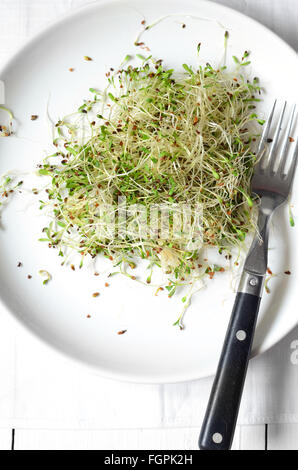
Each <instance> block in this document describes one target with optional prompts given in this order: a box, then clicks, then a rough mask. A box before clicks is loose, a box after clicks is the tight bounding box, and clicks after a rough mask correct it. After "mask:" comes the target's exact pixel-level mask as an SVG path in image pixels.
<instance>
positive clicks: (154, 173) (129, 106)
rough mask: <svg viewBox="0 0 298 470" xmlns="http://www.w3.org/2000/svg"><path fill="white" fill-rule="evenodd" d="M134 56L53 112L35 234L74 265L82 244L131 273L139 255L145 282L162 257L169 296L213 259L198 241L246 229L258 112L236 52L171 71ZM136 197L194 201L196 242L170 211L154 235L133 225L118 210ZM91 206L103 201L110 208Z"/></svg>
mask: <svg viewBox="0 0 298 470" xmlns="http://www.w3.org/2000/svg"><path fill="white" fill-rule="evenodd" d="M199 49H200V45H199V46H198V50H199ZM128 59H129V58H127V60H128ZM139 59H140V60H141V62H140V63H141V65H140V66H137V67H133V66H130V65H128V64H127V62H124V63H123V64H122V66H121V68H120V70H117V71H114V70H113V69H111V71H110V72H109V73H108V74H107V75H108V86H107V89H106V90H105V91H104V92H100V91H99V90H95V89H90V92H91V93H92V99H90V100H87V101H85V102H84V103H83V105H82V106H81V107H80V108H79V110H78V111H77V113H75V114H73V115H71V116H67V117H65V118H64V119H63V120H60V121H59V122H58V123H57V124H56V126H55V137H54V145H55V147H56V149H57V151H56V152H55V154H54V155H51V156H49V157H47V158H46V159H45V160H44V161H43V164H42V165H40V166H39V174H40V175H45V176H47V177H48V176H50V177H51V183H50V184H49V186H48V187H47V190H46V192H47V199H46V200H43V201H41V209H45V208H46V209H47V211H48V212H50V214H51V215H52V221H51V223H50V225H49V226H48V227H46V228H44V230H43V232H44V237H43V238H42V240H43V241H46V242H48V243H49V246H50V247H55V248H58V249H59V255H60V256H61V257H64V259H65V261H64V262H66V260H67V257H68V255H67V253H68V250H69V248H70V249H71V250H75V251H77V252H79V253H80V254H81V256H82V262H81V266H82V265H83V260H84V258H85V257H86V256H91V257H92V258H95V257H97V256H98V255H99V254H102V255H104V256H105V257H107V258H109V259H110V260H111V261H112V263H113V266H120V271H121V272H123V273H124V274H125V275H128V276H129V277H131V278H132V279H135V276H133V275H132V272H131V271H130V269H131V268H132V269H134V268H135V267H136V264H137V262H138V259H146V260H148V263H149V269H150V271H149V272H150V275H149V276H148V277H147V279H146V280H145V281H144V282H147V283H148V284H150V283H151V276H152V272H153V271H152V270H153V268H154V266H158V267H160V268H162V269H163V270H164V271H165V273H166V274H167V286H166V289H167V291H168V295H169V296H170V297H172V296H173V295H174V293H175V292H176V289H177V288H178V287H179V286H184V285H190V286H192V287H191V289H193V286H194V285H195V282H196V280H197V279H201V278H202V276H204V275H206V274H207V275H209V277H211V278H212V277H213V275H214V274H215V272H216V271H222V270H223V269H222V268H221V267H220V266H207V267H206V265H203V264H200V262H199V260H200V252H201V249H202V248H204V247H215V248H217V249H218V250H219V251H220V253H222V252H229V250H230V248H231V247H232V246H237V245H238V246H239V245H241V244H243V241H244V240H245V238H246V236H247V234H248V233H249V232H251V231H252V230H253V229H255V222H254V217H253V205H254V204H253V201H252V199H251V194H250V182H251V178H252V174H253V169H254V165H255V163H256V156H255V154H254V152H253V150H252V149H253V147H254V146H253V142H255V141H256V139H257V137H258V136H259V134H260V126H262V125H263V124H264V121H262V120H260V119H259V118H258V116H257V114H256V111H255V109H256V102H258V101H260V99H259V98H260V96H259V95H260V93H261V90H260V87H259V84H258V80H257V79H254V80H251V81H249V80H248V79H246V78H245V74H244V70H245V66H246V65H248V64H249V63H250V62H249V61H248V53H247V52H246V53H245V54H244V56H243V58H242V59H241V60H239V59H237V58H236V57H234V61H235V67H234V70H233V71H228V70H227V68H226V67H221V68H219V69H214V68H213V67H212V66H211V65H210V64H207V65H206V66H204V67H202V66H199V67H198V69H193V68H191V67H190V66H188V65H186V64H184V65H183V72H180V73H176V72H175V71H174V70H169V69H167V68H165V67H164V66H163V62H162V61H161V60H154V59H153V58H152V57H149V58H144V57H141V56H139ZM121 197H125V198H126V204H127V206H128V214H129V215H128V220H127V223H128V224H129V227H130V230H127V231H126V232H125V234H124V235H123V232H121V231H117V230H116V232H115V233H113V235H112V236H111V235H110V236H109V227H110V225H109V223H110V222H111V220H114V221H115V220H118V219H119V220H120V214H119V208H117V207H118V206H117V204H118V201H119V198H121ZM136 204H138V205H141V206H143V207H144V208H146V209H149V208H151V207H154V206H159V207H160V206H163V205H168V206H169V205H171V204H173V205H179V207H180V206H181V205H183V204H188V205H189V204H191V205H193V206H195V205H199V206H200V207H201V208H202V215H201V234H202V240H201V246H200V247H198V246H196V248H195V249H191V248H190V246H191V243H190V242H191V241H193V238H194V233H193V231H192V230H191V229H190V230H189V233H188V232H187V230H186V232H185V231H184V232H183V233H182V234H181V236H180V237H178V238H177V236H175V234H174V230H173V227H172V225H171V217H170V227H169V232H168V235H167V238H166V239H164V238H161V237H159V236H155V237H153V236H152V237H150V234H149V236H147V237H145V236H143V234H142V230H141V228H142V227H141V224H140V219H139V218H138V216H137V214H136V213H135V212H134V211H132V212H131V213H129V207H132V206H134V205H136ZM103 207H115V209H114V210H113V212H114V213H113V214H111V213H110V214H109V213H108V211H106V212H105V211H104V210H101V209H102V208H103ZM110 210H111V209H110ZM191 217H193V215H192V216H191ZM143 222H144V223H145V222H146V221H144V220H143ZM99 227H101V229H103V227H105V228H106V229H105V230H99ZM120 232H121V233H120ZM183 301H184V302H185V303H186V304H187V305H188V303H187V298H186V297H185V298H184V299H183ZM178 324H179V325H180V327H182V320H181V318H180V320H179V321H178Z"/></svg>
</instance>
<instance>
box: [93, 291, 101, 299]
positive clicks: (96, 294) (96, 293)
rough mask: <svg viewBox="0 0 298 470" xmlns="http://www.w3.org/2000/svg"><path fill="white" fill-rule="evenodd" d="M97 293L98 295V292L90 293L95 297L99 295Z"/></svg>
mask: <svg viewBox="0 0 298 470" xmlns="http://www.w3.org/2000/svg"><path fill="white" fill-rule="evenodd" d="M99 295H100V294H99V292H95V293H94V294H93V295H92V297H94V298H96V297H99Z"/></svg>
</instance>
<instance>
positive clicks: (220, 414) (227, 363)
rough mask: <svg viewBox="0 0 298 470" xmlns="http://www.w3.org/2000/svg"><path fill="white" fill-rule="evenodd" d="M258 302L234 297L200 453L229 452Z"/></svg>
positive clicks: (249, 297)
mask: <svg viewBox="0 0 298 470" xmlns="http://www.w3.org/2000/svg"><path fill="white" fill-rule="evenodd" d="M260 301H261V299H260V297H257V296H255V295H251V294H246V293H238V294H237V297H236V301H235V305H234V309H233V312H232V317H231V321H230V325H229V328H228V331H227V334H226V339H225V342H224V346H223V350H222V354H221V358H220V361H219V365H218V369H217V373H216V377H215V380H214V384H213V388H212V392H211V396H210V400H209V403H208V407H207V412H206V416H205V419H204V422H203V426H202V430H201V435H200V439H199V447H200V449H201V450H230V449H231V446H232V443H233V437H234V433H235V427H236V423H237V418H238V413H239V407H240V402H241V397H242V392H243V387H244V383H245V378H246V373H247V367H248V363H249V359H250V354H251V348H252V344H253V339H254V333H255V328H256V323H257V318H258V313H259V307H260Z"/></svg>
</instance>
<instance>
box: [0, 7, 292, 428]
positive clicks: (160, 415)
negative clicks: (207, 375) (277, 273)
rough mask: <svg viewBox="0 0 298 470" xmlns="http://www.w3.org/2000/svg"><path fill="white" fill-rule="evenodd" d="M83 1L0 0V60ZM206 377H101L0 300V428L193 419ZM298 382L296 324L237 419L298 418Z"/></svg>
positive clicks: (254, 368)
mask: <svg viewBox="0 0 298 470" xmlns="http://www.w3.org/2000/svg"><path fill="white" fill-rule="evenodd" d="M87 3H92V2H89V1H84V0H39V1H38V2H37V1H35V0H0V64H1V63H2V61H4V60H6V59H7V58H8V57H9V56H10V54H11V53H12V52H13V51H14V50H15V48H16V47H18V46H19V45H20V44H22V42H23V41H24V40H25V39H26V38H27V37H28V36H30V35H32V34H34V33H35V32H36V31H37V30H39V29H40V28H42V27H43V26H44V25H45V24H46V23H47V22H48V21H49V20H51V19H55V18H56V17H59V16H60V15H61V14H63V13H65V12H67V11H68V10H70V9H71V8H75V7H78V6H81V5H84V4H87ZM219 3H225V4H227V5H230V6H234V7H238V8H239V7H241V5H242V6H243V7H244V8H246V10H247V8H248V9H249V6H254V8H255V10H253V11H257V10H256V8H257V4H258V8H259V12H258V15H259V17H264V18H266V21H267V22H268V21H269V20H268V15H269V13H270V11H272V10H273V9H275V10H276V9H277V5H278V4H279V6H280V14H281V15H284V8H288V9H289V8H290V6H292V7H293V9H294V12H293V14H292V17H293V15H295V14H296V18H297V16H298V8H297V4H296V2H295V0H294V1H292V0H287V1H286V0H283V1H282V2H281V1H280V0H279V1H277V0H275V1H273V0H271V1H270V3H269V2H267V1H265V0H264V1H263V2H258V1H256V0H254V1H253V0H250V1H246V2H239V1H238V2H235V1H233V0H230V1H229V0H224V1H221V2H219ZM281 3H282V5H281ZM260 4H262V6H261V5H260ZM243 11H244V12H245V10H243ZM248 12H250V11H248ZM266 13H268V15H266ZM269 16H270V15H269ZM290 21H292V20H290ZM269 26H270V24H269ZM271 26H273V24H271ZM275 26H276V27H277V28H278V30H279V32H281V33H283V34H284V36H285V37H287V38H288V39H289V41H290V40H292V41H293V42H292V43H293V44H294V45H296V47H297V48H298V44H297V39H295V37H296V36H295V35H293V36H292V35H291V36H290V35H289V28H287V27H286V24H285V22H284V27H283V28H282V26H281V24H280V23H278V24H276V25H275ZM281 28H282V30H281ZM295 41H296V43H295ZM211 385H212V379H205V380H200V381H197V382H190V383H184V384H178V385H135V384H127V383H118V382H117V383H116V382H113V381H110V380H106V379H103V378H100V377H98V376H97V375H95V374H94V373H90V372H89V371H88V370H86V369H84V368H81V367H79V366H76V365H74V364H73V363H72V362H68V361H67V360H66V359H63V358H61V356H59V355H58V354H57V353H55V352H53V351H52V350H50V349H48V348H47V347H46V346H45V345H43V344H42V343H40V342H39V341H38V340H37V339H35V338H34V337H33V336H32V335H31V334H29V333H28V332H26V331H24V330H23V329H22V328H21V327H19V326H18V325H16V323H15V321H14V320H13V319H12V318H11V317H10V316H9V314H8V313H7V312H6V311H5V310H4V309H3V308H2V307H1V308H0V428H1V427H10V428H13V427H16V428H22V427H23V428H27V429H29V428H47V429H48V428H53V429H54V428H60V429H128V428H130V429H132V428H159V427H199V426H200V425H201V422H202V419H203V415H204V412H205V408H206V404H207V400H208V396H209V393H210V388H211ZM297 389H298V328H297V329H296V330H294V331H293V332H292V333H291V334H290V335H289V336H288V337H287V338H285V339H284V340H283V341H282V342H281V343H280V344H279V345H277V346H276V347H275V348H274V349H273V350H271V351H269V352H267V353H266V354H265V355H263V356H262V357H259V358H257V359H254V360H253V361H252V362H251V365H250V369H249V373H248V378H247V383H246V389H245V392H244V397H243V402H242V406H241V412H240V420H239V423H240V424H263V423H282V422H288V423H292V422H298V394H297Z"/></svg>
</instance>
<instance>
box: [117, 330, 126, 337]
mask: <svg viewBox="0 0 298 470" xmlns="http://www.w3.org/2000/svg"><path fill="white" fill-rule="evenodd" d="M125 333H127V330H122V331H119V332H118V335H119V336H121V335H125Z"/></svg>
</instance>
